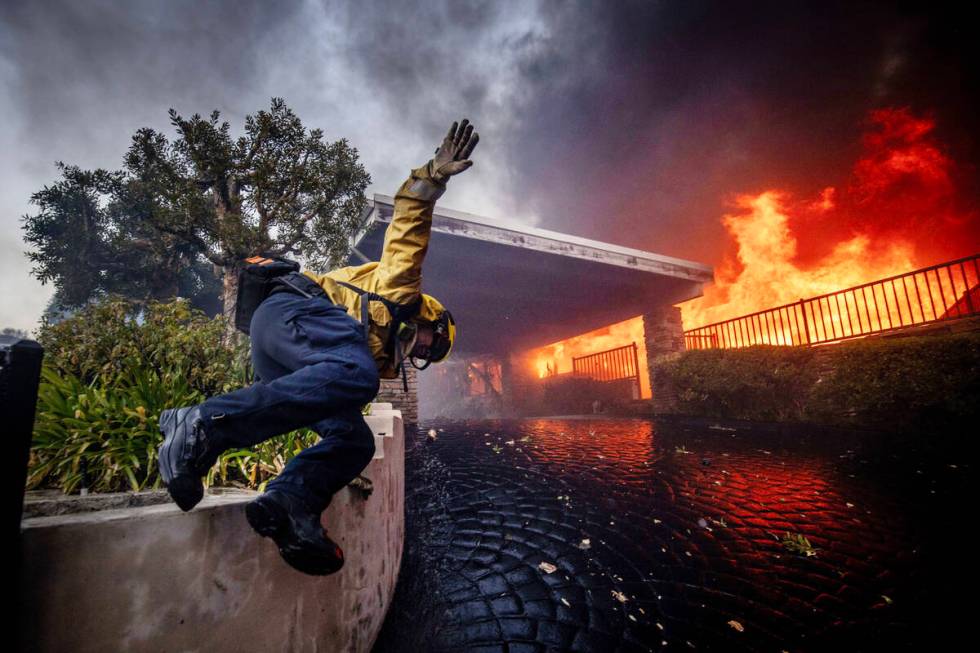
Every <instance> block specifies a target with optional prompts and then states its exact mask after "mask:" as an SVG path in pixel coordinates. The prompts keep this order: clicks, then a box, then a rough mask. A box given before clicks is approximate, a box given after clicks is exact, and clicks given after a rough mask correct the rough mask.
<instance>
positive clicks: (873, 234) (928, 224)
mask: <svg viewBox="0 0 980 653" xmlns="http://www.w3.org/2000/svg"><path fill="white" fill-rule="evenodd" d="M869 126H870V130H869V132H868V133H866V134H865V135H864V137H863V140H862V144H863V147H864V154H863V155H862V157H861V158H860V159H859V160H858V161H857V163H856V164H855V166H854V170H853V173H852V179H851V181H850V182H849V184H848V185H847V186H845V187H844V188H843V189H838V188H834V187H828V188H825V189H824V190H823V191H822V192H821V193H820V195H819V197H817V198H816V199H811V200H806V201H794V200H793V198H792V196H791V195H790V193H788V192H786V191H780V190H767V191H765V192H762V193H759V194H758V195H739V196H737V197H736V198H735V202H734V205H735V207H736V208H737V209H738V211H736V212H733V213H730V214H727V215H725V216H724V217H723V219H722V223H723V224H724V226H725V229H726V230H727V231H728V233H729V234H730V236H731V237H732V240H733V242H734V245H735V246H736V247H737V254H736V256H735V258H734V259H732V258H728V259H726V260H725V261H723V262H722V264H721V265H719V266H718V268H717V270H716V275H715V277H716V280H715V283H714V284H712V285H709V286H707V287H706V288H705V292H704V296H703V297H701V298H699V299H695V300H692V301H690V302H686V303H684V304H682V305H681V311H682V316H683V320H684V328H685V329H692V328H696V327H699V326H703V325H706V324H711V323H714V322H719V321H722V320H727V319H730V318H733V317H738V316H741V315H745V314H748V313H753V312H755V311H759V310H762V309H766V308H770V307H774V306H779V305H782V304H788V303H791V302H795V301H798V300H800V299H804V298H808V297H812V296H815V295H822V294H825V293H829V292H833V291H836V290H840V289H843V288H848V287H851V286H855V285H858V284H861V283H865V282H869V281H873V280H876V279H880V278H883V277H888V276H892V275H895V274H900V273H903V272H907V271H910V270H912V269H915V268H917V267H923V266H925V265H929V264H932V263H935V262H939V261H940V260H943V259H948V258H954V257H957V256H962V255H965V254H972V253H974V252H975V251H976V249H977V248H978V243H980V225H978V223H980V221H978V212H977V210H976V208H974V206H975V205H974V206H970V207H968V208H962V207H961V206H960V202H959V201H958V198H957V194H956V188H955V186H956V184H955V183H954V179H955V167H954V164H953V162H952V160H951V159H950V158H949V157H947V156H946V155H945V154H944V153H943V150H942V148H941V147H940V144H939V143H938V142H937V141H936V139H935V138H934V136H933V134H932V132H933V129H934V127H935V122H934V121H933V120H931V119H929V118H920V117H915V116H913V115H912V114H911V112H910V111H909V110H907V109H882V110H878V111H873V112H872V113H871V114H870V116H869Z"/></svg>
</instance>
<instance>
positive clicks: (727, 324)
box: [684, 254, 980, 349]
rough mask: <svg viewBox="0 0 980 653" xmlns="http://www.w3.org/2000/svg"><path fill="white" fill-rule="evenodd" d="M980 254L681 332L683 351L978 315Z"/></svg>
mask: <svg viewBox="0 0 980 653" xmlns="http://www.w3.org/2000/svg"><path fill="white" fill-rule="evenodd" d="M978 260H980V254H974V255H973V256H967V257H966V258H961V259H957V260H955V261H949V262H947V263H940V264H939V265H933V266H930V267H927V268H922V269H921V270H915V271H913V272H906V273H905V274H899V275H896V276H894V277H888V278H887V279H879V280H878V281H872V282H870V283H865V284H862V285H860V286H854V287H853V288H847V289H844V290H838V291H836V292H832V293H828V294H826V295H820V296H819V297H811V298H810V299H801V300H800V301H798V302H794V303H792V304H786V305H784V306H777V307H776V308H770V309H766V310H764V311H758V312H757V313H751V314H749V315H743V316H741V317H736V318H732V319H730V320H725V321H723V322H716V323H715V324H709V325H706V326H703V327H698V328H697V329H691V330H690V331H685V332H684V345H685V347H686V348H687V349H733V348H738V347H750V346H752V345H785V346H801V345H802V346H806V345H815V344H821V343H827V342H835V341H838V340H846V339H848V338H858V337H860V336H866V335H870V334H874V333H885V332H888V331H895V330H897V329H904V328H907V327H910V326H917V325H920V324H929V323H932V322H940V321H943V320H950V319H957V318H961V317H969V316H971V315H978V314H980V263H978Z"/></svg>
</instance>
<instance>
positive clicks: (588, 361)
mask: <svg viewBox="0 0 980 653" xmlns="http://www.w3.org/2000/svg"><path fill="white" fill-rule="evenodd" d="M572 371H573V372H574V373H575V374H582V375H585V376H588V377H590V378H593V379H596V380H597V381H616V380H618V379H636V382H637V383H639V382H640V364H639V357H638V355H637V349H636V343H635V342H631V343H630V344H628V345H624V346H622V347H616V348H615V349H607V350H606V351H600V352H597V353H595V354H588V355H586V356H576V357H574V358H572Z"/></svg>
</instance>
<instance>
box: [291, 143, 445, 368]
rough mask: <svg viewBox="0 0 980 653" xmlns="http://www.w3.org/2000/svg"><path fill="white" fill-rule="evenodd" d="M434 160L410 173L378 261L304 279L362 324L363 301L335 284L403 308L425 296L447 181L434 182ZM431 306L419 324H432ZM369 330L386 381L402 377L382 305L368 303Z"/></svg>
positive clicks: (388, 318) (398, 195)
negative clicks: (436, 212) (388, 346)
mask: <svg viewBox="0 0 980 653" xmlns="http://www.w3.org/2000/svg"><path fill="white" fill-rule="evenodd" d="M431 163H432V162H431V161H430V162H429V163H428V164H426V165H425V166H422V167H421V168H416V169H415V170H412V173H411V176H410V177H409V178H408V179H407V180H405V183H403V184H402V185H401V187H400V188H399V189H398V192H397V193H395V211H394V215H393V216H392V219H391V224H389V225H388V229H387V230H386V231H385V240H384V248H383V249H382V252H381V260H380V261H371V262H369V263H364V264H363V265H353V266H348V267H344V268H339V269H337V270H331V271H330V272H327V273H326V274H319V273H316V272H310V271H308V270H306V271H304V272H303V274H305V275H306V276H308V277H309V278H311V279H313V280H314V281H315V282H317V283H318V284H319V285H320V287H322V288H323V289H324V291H326V293H327V296H328V297H329V298H330V301H332V302H333V303H334V304H337V305H340V306H344V307H346V308H347V313H348V314H349V315H351V316H352V317H353V318H354V319H356V320H358V322H360V319H361V296H360V295H359V294H358V293H357V292H355V291H354V290H351V289H349V288H347V287H345V286H342V285H340V284H339V283H337V282H338V281H345V282H347V283H350V284H352V285H354V286H357V287H358V288H360V289H362V290H364V291H366V292H374V293H377V294H378V295H380V296H382V297H384V298H385V299H389V300H391V301H394V302H398V303H399V304H411V303H413V302H415V301H417V300H418V299H419V298H420V297H421V294H422V260H423V259H424V258H425V253H426V251H427V250H428V248H429V234H430V231H431V229H432V210H433V208H434V207H435V203H436V200H437V199H438V198H439V197H440V196H441V195H442V193H443V192H445V190H446V184H445V182H439V181H436V180H435V179H433V178H432V174H431V168H430V167H431ZM432 310H433V306H432V303H428V302H426V303H423V307H422V310H421V313H420V314H419V317H420V319H428V320H434V319H436V318H437V317H438V315H434V314H431V313H432ZM368 313H369V315H370V327H369V330H368V346H369V347H370V349H371V354H372V355H373V356H374V360H375V362H376V363H377V365H378V372H379V376H380V377H381V378H383V379H395V378H398V370H397V368H396V367H395V361H394V360H393V357H392V356H390V355H389V353H388V352H386V351H385V343H386V342H387V340H388V332H389V324H390V322H391V314H390V313H389V312H388V309H387V307H386V306H385V305H384V304H383V303H382V302H380V301H371V302H369V304H368Z"/></svg>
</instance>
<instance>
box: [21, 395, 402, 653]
mask: <svg viewBox="0 0 980 653" xmlns="http://www.w3.org/2000/svg"><path fill="white" fill-rule="evenodd" d="M367 421H368V423H369V425H370V426H371V427H372V429H373V430H374V432H375V434H376V435H375V437H376V444H377V452H376V454H375V458H374V460H372V461H371V463H369V465H368V467H367V468H366V469H365V471H364V472H363V475H364V476H366V477H367V478H369V479H370V480H371V481H372V482H373V486H374V490H373V493H372V494H371V495H370V496H369V497H367V498H364V497H363V495H362V494H361V493H360V492H359V491H356V490H352V489H351V488H345V489H344V490H342V491H341V492H339V493H338V494H337V495H336V496H335V497H334V500H333V502H332V504H331V505H330V507H329V508H328V509H327V511H326V512H325V513H324V515H323V523H324V526H325V527H326V528H327V530H328V532H329V533H330V535H331V537H333V538H334V539H336V540H337V541H338V542H339V543H340V545H341V546H342V547H343V548H344V552H345V558H346V563H345V565H344V568H343V569H342V570H341V571H340V572H339V573H337V574H335V575H332V576H326V577H315V576H307V575H304V574H302V573H300V572H298V571H296V570H294V569H293V568H292V567H289V566H288V565H286V563H285V562H283V560H282V559H281V558H280V556H279V553H278V551H277V550H276V548H275V545H274V543H273V542H272V541H271V540H270V539H267V538H262V537H260V536H259V535H257V534H256V533H255V532H254V531H252V529H251V528H250V527H249V525H248V523H247V522H246V521H245V514H244V506H245V504H246V503H247V502H248V501H249V500H251V498H252V497H254V496H255V493H254V492H247V491H239V490H231V491H226V492H223V493H221V494H215V493H209V494H208V495H207V496H206V497H205V499H204V500H203V501H202V502H201V504H199V505H198V506H197V507H196V508H195V509H194V510H193V511H191V512H189V513H184V512H181V511H180V509H179V508H177V507H176V506H175V505H173V504H172V503H168V504H165V505H155V506H146V507H139V508H124V509H115V510H102V511H98V512H87V513H79V514H70V515H58V516H50V517H34V518H29V519H25V520H24V521H23V522H22V525H21V532H22V536H23V559H22V564H21V569H22V574H23V587H24V588H25V596H24V598H23V600H22V601H21V602H20V604H21V606H22V609H23V614H22V615H21V624H22V627H23V629H24V636H25V637H24V639H25V641H26V642H27V646H26V649H27V650H31V651H73V652H82V651H93V652H95V651H98V652H104V651H154V652H159V651H235V652H236V653H237V652H240V651H369V650H370V649H371V646H372V645H373V643H374V640H375V638H376V636H377V633H378V630H379V629H380V627H381V624H382V622H383V621H384V616H385V613H386V611H387V609H388V605H389V603H390V601H391V597H392V594H393V592H394V588H395V582H396V580H397V576H398V570H399V566H400V562H401V555H402V547H403V543H404V497H405V493H404V456H405V447H404V442H405V440H404V428H403V424H402V418H401V415H400V413H399V412H398V411H395V410H391V409H390V406H387V405H385V404H375V405H374V406H373V407H372V415H371V416H369V417H367Z"/></svg>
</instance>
